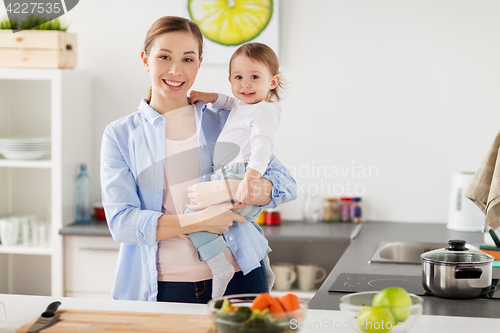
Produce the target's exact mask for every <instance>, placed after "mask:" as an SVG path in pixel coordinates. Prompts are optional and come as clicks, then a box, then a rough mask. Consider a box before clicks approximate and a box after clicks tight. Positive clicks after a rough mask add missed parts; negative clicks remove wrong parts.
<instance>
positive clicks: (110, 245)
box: [64, 236, 119, 299]
mask: <svg viewBox="0 0 500 333" xmlns="http://www.w3.org/2000/svg"><path fill="white" fill-rule="evenodd" d="M64 249H65V251H64V254H65V258H64V267H65V272H66V274H65V290H64V293H65V295H64V296H68V297H80V298H109V299H111V298H112V297H111V289H112V287H113V281H114V278H115V271H116V264H117V262H118V250H119V243H117V242H115V241H114V240H113V239H112V238H110V237H89V236H66V237H64Z"/></svg>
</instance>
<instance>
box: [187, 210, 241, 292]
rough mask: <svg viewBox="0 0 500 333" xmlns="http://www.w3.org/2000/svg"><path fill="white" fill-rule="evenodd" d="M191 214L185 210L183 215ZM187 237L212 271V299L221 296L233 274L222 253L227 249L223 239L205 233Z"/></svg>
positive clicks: (200, 232) (195, 233)
mask: <svg viewBox="0 0 500 333" xmlns="http://www.w3.org/2000/svg"><path fill="white" fill-rule="evenodd" d="M192 212H193V211H191V210H190V209H186V211H185V212H184V214H189V213H192ZM188 236H189V238H190V239H191V241H192V242H193V244H194V246H195V247H196V249H197V250H198V256H199V257H200V259H201V260H203V261H205V262H206V263H207V264H208V267H210V270H211V271H212V275H213V278H212V298H217V297H221V296H223V295H224V293H225V291H226V288H227V285H228V283H229V281H231V279H232V278H233V275H234V272H235V271H234V267H233V265H231V264H230V263H229V262H228V261H227V260H226V256H225V255H224V252H223V251H224V249H225V248H226V247H227V243H226V241H225V240H224V237H223V236H222V235H217V234H213V233H210V232H207V231H199V232H193V233H190V234H188Z"/></svg>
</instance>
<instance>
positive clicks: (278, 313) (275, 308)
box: [269, 297, 286, 318]
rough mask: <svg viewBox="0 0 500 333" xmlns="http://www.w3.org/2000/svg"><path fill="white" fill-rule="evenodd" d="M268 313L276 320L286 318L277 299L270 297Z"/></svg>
mask: <svg viewBox="0 0 500 333" xmlns="http://www.w3.org/2000/svg"><path fill="white" fill-rule="evenodd" d="M269 313H272V314H273V316H274V317H276V318H284V317H285V316H286V314H285V310H284V309H283V306H282V305H281V302H280V299H279V297H272V302H271V305H269Z"/></svg>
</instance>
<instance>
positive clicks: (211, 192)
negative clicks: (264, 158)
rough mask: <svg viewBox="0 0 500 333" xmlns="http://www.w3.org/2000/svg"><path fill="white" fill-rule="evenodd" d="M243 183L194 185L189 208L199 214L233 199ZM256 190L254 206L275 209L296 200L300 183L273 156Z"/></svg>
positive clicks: (191, 190) (190, 189)
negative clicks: (207, 208) (205, 209)
mask: <svg viewBox="0 0 500 333" xmlns="http://www.w3.org/2000/svg"><path fill="white" fill-rule="evenodd" d="M240 182H241V180H236V179H227V180H226V181H224V180H215V181H209V182H203V183H198V184H195V185H192V186H190V187H189V188H188V197H189V199H190V201H191V203H192V205H188V206H187V207H188V208H189V209H191V210H199V209H203V208H205V207H209V206H211V205H216V204H218V203H221V202H224V201H227V200H231V198H233V199H234V198H235V195H236V192H237V191H238V186H239V184H240ZM255 186H256V188H257V191H256V195H255V197H254V200H253V204H254V205H259V206H262V207H263V208H275V207H276V206H278V205H280V204H282V203H285V202H288V201H291V200H294V199H296V198H297V183H296V182H295V180H294V179H293V178H292V176H291V174H290V171H289V170H288V169H287V168H286V167H284V166H283V164H281V162H280V161H279V160H278V159H277V158H276V157H275V156H274V155H271V161H270V162H269V166H268V168H267V170H266V172H265V173H264V175H263V176H262V178H260V180H259V181H258V182H257V183H256V184H255Z"/></svg>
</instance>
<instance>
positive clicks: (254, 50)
mask: <svg viewBox="0 0 500 333" xmlns="http://www.w3.org/2000/svg"><path fill="white" fill-rule="evenodd" d="M240 54H243V55H246V56H247V57H249V58H250V59H253V60H255V61H258V62H260V63H262V64H264V65H265V66H267V68H268V69H269V72H270V73H271V75H272V76H274V75H278V76H280V63H279V60H278V56H277V55H276V53H274V51H273V49H271V48H270V47H269V46H267V45H266V44H262V43H256V42H251V43H245V44H243V45H241V46H240V47H239V48H238V49H237V50H236V51H234V53H233V55H232V56H231V60H229V75H231V63H232V62H233V59H234V58H236V57H237V56H239V55H240ZM278 88H280V89H283V84H282V81H281V78H280V81H279V82H278V85H277V86H276V88H274V89H272V90H271V91H270V92H269V99H271V100H272V99H276V100H277V101H279V100H280V95H279V92H278Z"/></svg>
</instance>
